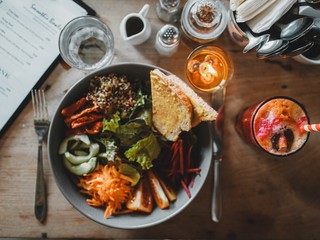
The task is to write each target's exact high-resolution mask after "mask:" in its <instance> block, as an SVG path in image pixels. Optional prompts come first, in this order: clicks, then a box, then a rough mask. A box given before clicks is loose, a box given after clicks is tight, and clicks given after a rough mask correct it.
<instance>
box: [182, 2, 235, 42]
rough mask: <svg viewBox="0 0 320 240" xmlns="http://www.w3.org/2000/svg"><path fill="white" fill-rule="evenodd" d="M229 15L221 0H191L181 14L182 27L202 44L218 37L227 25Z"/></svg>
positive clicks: (192, 38) (185, 32) (187, 34)
mask: <svg viewBox="0 0 320 240" xmlns="http://www.w3.org/2000/svg"><path fill="white" fill-rule="evenodd" d="M228 20H229V15H228V11H227V9H226V7H225V6H224V4H223V2H222V1H221V0H189V1H187V3H186V5H185V6H184V8H183V11H182V14H181V29H182V32H183V33H184V34H185V35H186V36H187V38H189V39H191V40H193V41H195V42H198V43H200V44H204V43H208V42H211V41H213V40H215V39H217V38H218V37H219V36H220V35H221V34H222V33H223V31H224V30H225V28H226V27H227V23H228Z"/></svg>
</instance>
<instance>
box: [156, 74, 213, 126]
mask: <svg viewBox="0 0 320 240" xmlns="http://www.w3.org/2000/svg"><path fill="white" fill-rule="evenodd" d="M153 72H154V73H155V74H157V75H158V76H161V78H163V79H166V80H167V81H168V82H169V85H170V86H175V87H178V88H179V89H180V90H181V91H182V92H183V93H184V94H185V95H186V96H187V97H188V99H189V100H190V102H191V104H192V107H193V114H192V116H193V117H192V127H195V126H197V125H198V124H199V123H200V122H202V121H214V120H216V118H217V116H218V113H217V112H216V111H215V110H214V109H213V108H212V107H211V106H210V105H209V104H208V103H207V102H206V101H204V100H203V98H201V97H200V96H199V95H198V94H197V93H196V92H195V91H193V89H192V88H190V87H189V86H188V84H186V83H185V82H184V81H183V80H181V79H180V78H179V77H177V76H175V75H169V76H167V75H165V74H164V73H162V72H161V71H160V70H158V69H155V70H153Z"/></svg>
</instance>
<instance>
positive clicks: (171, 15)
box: [156, 0, 180, 23]
mask: <svg viewBox="0 0 320 240" xmlns="http://www.w3.org/2000/svg"><path fill="white" fill-rule="evenodd" d="M179 12H180V0H159V1H158V2H157V5H156V13H157V16H158V18H159V19H160V20H162V21H164V22H167V23H173V22H177V21H178V20H179Z"/></svg>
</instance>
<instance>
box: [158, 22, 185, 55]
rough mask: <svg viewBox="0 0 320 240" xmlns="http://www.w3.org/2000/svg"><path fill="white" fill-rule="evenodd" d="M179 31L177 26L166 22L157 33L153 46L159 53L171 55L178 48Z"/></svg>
mask: <svg viewBox="0 0 320 240" xmlns="http://www.w3.org/2000/svg"><path fill="white" fill-rule="evenodd" d="M179 43H180V33H179V30H178V28H177V27H175V26H173V25H171V24H166V25H164V26H163V27H162V28H161V29H160V30H159V31H158V33H157V36H156V42H155V48H156V50H157V51H158V53H159V54H160V55H163V56H167V57H169V56H171V55H172V54H174V53H175V52H176V51H177V50H178V46H179Z"/></svg>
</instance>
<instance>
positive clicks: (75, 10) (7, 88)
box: [0, 0, 86, 130]
mask: <svg viewBox="0 0 320 240" xmlns="http://www.w3.org/2000/svg"><path fill="white" fill-rule="evenodd" d="M81 15H86V11H85V10H84V9H83V8H81V7H80V6H79V5H77V4H76V3H74V2H73V1H71V0H23V1H21V0H0V42H1V44H0V108H1V111H0V130H1V128H2V127H3V126H4V125H5V123H6V122H7V120H8V119H9V118H10V117H11V115H12V114H13V113H14V112H15V110H16V109H17V108H18V107H19V105H20V104H21V102H22V101H23V99H24V98H25V97H26V96H27V95H28V93H29V92H30V90H31V89H32V88H33V86H34V85H35V84H36V83H37V81H38V80H39V79H40V78H41V76H42V75H43V74H44V72H45V71H46V70H47V69H48V68H49V67H50V65H51V64H52V62H53V61H54V60H55V59H56V58H57V56H58V55H59V48H58V38H59V34H60V31H61V30H62V28H63V27H64V25H65V24H66V23H68V22H69V21H70V20H71V19H73V18H75V17H77V16H81Z"/></svg>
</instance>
